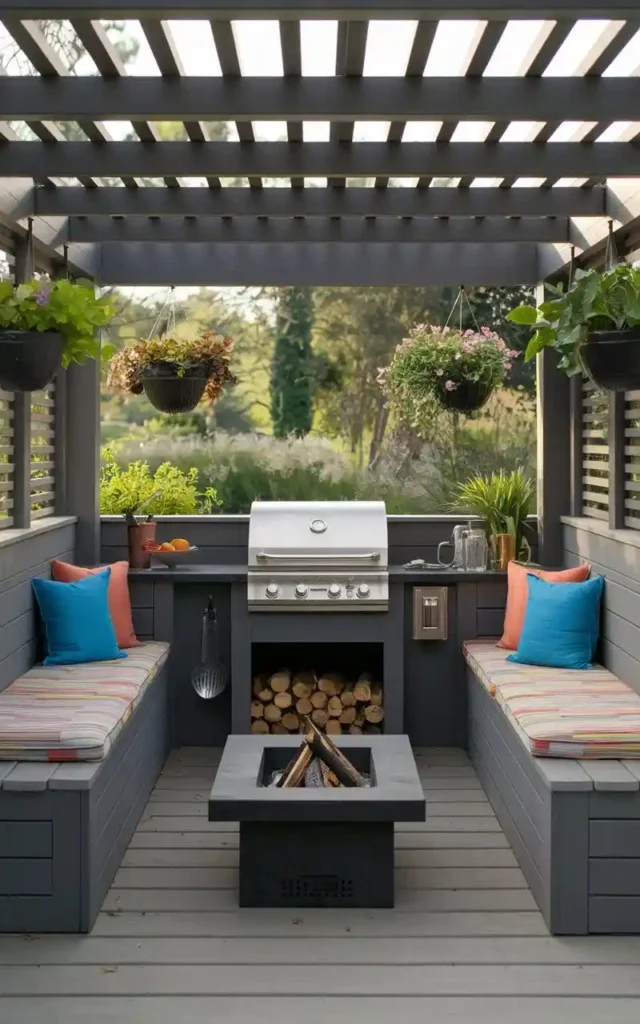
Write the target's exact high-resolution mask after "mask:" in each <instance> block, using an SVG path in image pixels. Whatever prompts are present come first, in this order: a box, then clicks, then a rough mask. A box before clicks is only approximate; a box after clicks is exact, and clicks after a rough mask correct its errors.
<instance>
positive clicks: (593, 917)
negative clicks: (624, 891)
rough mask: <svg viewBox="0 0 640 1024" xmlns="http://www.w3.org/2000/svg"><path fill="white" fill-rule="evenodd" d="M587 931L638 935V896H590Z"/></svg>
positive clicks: (639, 930)
mask: <svg viewBox="0 0 640 1024" xmlns="http://www.w3.org/2000/svg"><path fill="white" fill-rule="evenodd" d="M589 931H591V932H593V933H601V934H604V935H611V934H616V933H617V934H619V935H622V934H626V935H640V896H591V897H590V898H589Z"/></svg>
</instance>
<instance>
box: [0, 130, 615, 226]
mask: <svg viewBox="0 0 640 1024" xmlns="http://www.w3.org/2000/svg"><path fill="white" fill-rule="evenodd" d="M28 145H29V146H34V145H36V143H28ZM172 145H177V143H172ZM155 148H156V149H157V148H158V147H157V146H156V147H155ZM606 197H607V190H606V189H604V188H596V189H581V188H556V189H546V190H545V189H539V188H514V189H500V188H471V189H462V190H458V189H454V188H429V189H414V188H411V189H408V188H389V189H374V188H346V189H315V188H306V189H291V188H266V189H263V190H262V191H261V192H259V193H256V192H254V191H253V190H251V189H247V188H223V189H216V190H214V189H208V188H181V189H168V188H160V187H155V188H139V189H136V190H135V191H133V190H130V189H124V188H115V187H109V186H103V187H101V188H98V189H85V188H72V187H65V188H36V189H31V191H30V194H29V196H28V201H27V199H23V200H22V202H21V204H20V207H19V209H16V211H15V213H14V216H15V217H16V219H17V218H18V217H27V216H29V214H32V215H35V216H47V217H74V216H135V215H139V216H164V217H187V216H189V217H198V216H210V217H230V216H251V217H302V216H305V217H349V216H351V217H355V216H360V217H385V216H386V217H484V216H488V217H521V216H522V217H544V216H550V217H567V216H571V217H600V216H604V215H605V213H606Z"/></svg>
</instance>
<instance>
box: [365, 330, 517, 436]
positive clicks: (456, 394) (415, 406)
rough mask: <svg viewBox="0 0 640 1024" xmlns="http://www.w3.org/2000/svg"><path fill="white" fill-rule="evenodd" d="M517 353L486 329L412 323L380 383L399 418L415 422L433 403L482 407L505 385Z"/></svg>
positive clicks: (466, 409)
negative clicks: (399, 415) (457, 328)
mask: <svg viewBox="0 0 640 1024" xmlns="http://www.w3.org/2000/svg"><path fill="white" fill-rule="evenodd" d="M516 355H517V352H515V351H513V350H512V349H510V348H509V347H508V346H507V344H506V342H505V341H504V340H503V339H502V338H501V337H500V336H499V335H498V334H496V332H495V331H492V330H491V329H490V328H489V327H480V328H479V329H478V330H475V331H472V330H467V331H462V330H456V329H454V328H450V327H436V326H433V325H432V324H416V325H415V326H414V327H412V329H411V330H410V332H409V335H408V337H406V338H405V339H404V341H402V342H401V344H400V345H398V347H397V348H396V350H395V352H394V354H393V358H392V360H391V363H390V365H389V366H388V367H386V368H385V369H384V370H381V371H380V375H379V381H380V384H381V386H382V387H383V389H384V391H385V393H386V394H387V396H388V398H389V400H390V403H391V404H392V405H393V406H394V407H395V408H396V409H398V410H399V411H400V412H401V413H402V416H403V418H404V419H405V420H408V421H409V422H412V423H414V424H418V423H420V422H421V421H423V420H424V416H425V414H428V410H429V409H430V408H432V407H433V403H434V401H435V402H436V403H437V404H438V405H440V406H441V407H444V408H445V409H449V410H451V411H454V412H473V411H474V410H476V409H480V408H481V407H482V406H483V405H484V404H485V403H486V402H487V400H488V399H489V397H490V395H491V393H492V392H493V391H494V390H495V389H496V388H498V387H500V386H501V385H502V384H503V383H504V380H505V377H506V374H507V372H508V371H509V370H510V369H511V365H512V360H513V359H515V357H516Z"/></svg>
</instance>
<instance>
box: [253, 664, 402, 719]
mask: <svg viewBox="0 0 640 1024" xmlns="http://www.w3.org/2000/svg"><path fill="white" fill-rule="evenodd" d="M307 716H308V717H310V719H311V721H312V723H313V725H314V726H316V727H317V728H318V730H319V731H321V732H323V733H329V734H331V735H335V736H339V735H341V734H342V733H351V734H352V735H356V736H358V735H360V734H361V733H368V734H374V733H380V732H382V723H383V721H384V706H383V694H382V684H381V683H379V682H376V681H374V679H373V678H372V676H370V675H369V674H368V673H366V672H363V673H362V675H361V676H360V678H359V679H358V680H356V682H351V683H350V682H346V681H345V680H344V679H343V677H342V676H341V675H340V674H339V673H337V672H327V673H325V675H321V676H317V675H316V673H315V672H298V673H296V674H295V675H292V674H291V672H289V671H288V670H287V669H280V670H279V671H278V672H274V673H273V675H271V676H269V675H260V676H256V678H255V679H254V681H253V700H252V702H251V732H253V733H263V734H266V733H275V734H278V733H280V734H285V733H296V732H303V731H304V725H303V719H304V718H306V717H307Z"/></svg>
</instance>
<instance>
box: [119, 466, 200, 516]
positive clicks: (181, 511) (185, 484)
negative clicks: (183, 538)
mask: <svg viewBox="0 0 640 1024" xmlns="http://www.w3.org/2000/svg"><path fill="white" fill-rule="evenodd" d="M216 504H217V498H216V493H215V490H214V489H213V488H207V490H206V491H205V492H204V493H200V492H199V491H198V471H197V469H189V470H188V471H186V472H183V470H181V469H180V468H179V467H178V466H172V465H171V463H170V462H166V461H165V462H163V463H161V465H159V466H158V467H157V468H156V469H155V471H154V472H152V471H151V468H150V466H149V463H148V462H144V461H142V460H141V459H139V460H137V461H135V462H129V461H128V460H127V462H126V463H125V467H124V468H123V467H122V466H120V465H119V464H118V461H117V459H116V456H115V455H114V453H113V452H112V451H110V450H106V451H105V452H104V454H103V465H102V468H101V471H100V511H101V512H102V514H103V515H123V516H131V515H133V514H134V513H135V512H137V511H138V510H140V511H141V512H142V513H143V514H144V515H145V516H188V515H196V514H198V513H209V512H212V511H214V509H215V506H216Z"/></svg>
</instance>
